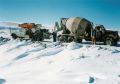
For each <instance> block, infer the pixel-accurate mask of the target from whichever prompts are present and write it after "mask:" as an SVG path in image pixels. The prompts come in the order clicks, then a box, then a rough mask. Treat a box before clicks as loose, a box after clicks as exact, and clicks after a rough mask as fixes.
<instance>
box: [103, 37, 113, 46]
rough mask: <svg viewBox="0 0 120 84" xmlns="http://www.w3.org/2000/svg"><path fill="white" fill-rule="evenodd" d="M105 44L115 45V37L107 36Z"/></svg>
mask: <svg viewBox="0 0 120 84" xmlns="http://www.w3.org/2000/svg"><path fill="white" fill-rule="evenodd" d="M105 45H110V46H113V45H114V41H113V39H112V38H111V37H107V38H106V41H105Z"/></svg>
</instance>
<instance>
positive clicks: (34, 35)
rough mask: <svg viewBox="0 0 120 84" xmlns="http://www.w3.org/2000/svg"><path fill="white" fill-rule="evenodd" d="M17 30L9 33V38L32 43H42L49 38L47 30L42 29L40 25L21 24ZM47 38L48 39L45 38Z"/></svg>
mask: <svg viewBox="0 0 120 84" xmlns="http://www.w3.org/2000/svg"><path fill="white" fill-rule="evenodd" d="M18 27H20V28H18V30H15V31H11V36H12V37H13V38H14V39H16V38H21V39H31V40H32V41H43V40H44V39H48V38H49V30H48V29H42V25H41V24H35V23H23V24H19V25H18ZM47 36H48V37H47Z"/></svg>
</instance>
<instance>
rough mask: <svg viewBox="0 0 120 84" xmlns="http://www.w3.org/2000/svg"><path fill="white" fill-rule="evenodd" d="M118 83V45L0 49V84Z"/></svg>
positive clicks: (14, 43) (26, 44)
mask: <svg viewBox="0 0 120 84" xmlns="http://www.w3.org/2000/svg"><path fill="white" fill-rule="evenodd" d="M45 45H46V46H47V48H45ZM119 83H120V44H119V45H118V47H111V46H104V45H96V46H93V45H90V44H79V43H74V42H72V43H67V44H64V45H63V44H62V45H61V44H59V43H57V42H56V43H53V42H51V43H48V42H41V43H32V42H31V41H22V42H21V41H19V40H10V41H8V42H6V43H5V44H3V45H0V84H119Z"/></svg>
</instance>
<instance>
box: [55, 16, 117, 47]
mask: <svg viewBox="0 0 120 84" xmlns="http://www.w3.org/2000/svg"><path fill="white" fill-rule="evenodd" d="M60 26H61V27H59V28H58V27H55V28H57V29H58V31H60V30H62V33H61V34H60V35H59V36H58V38H59V40H60V41H61V42H71V41H75V42H82V39H85V40H86V41H91V38H92V31H93V29H94V28H93V23H92V22H90V21H89V20H87V19H85V18H80V17H74V18H61V21H60ZM95 30H96V41H97V42H104V44H106V45H117V42H118V39H119V35H118V32H117V31H112V30H106V29H105V28H104V26H103V25H97V26H96V27H95Z"/></svg>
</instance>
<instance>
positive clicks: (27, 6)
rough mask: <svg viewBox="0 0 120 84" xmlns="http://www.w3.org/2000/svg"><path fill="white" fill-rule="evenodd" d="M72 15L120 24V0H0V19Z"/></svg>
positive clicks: (29, 19) (47, 20) (112, 25)
mask: <svg viewBox="0 0 120 84" xmlns="http://www.w3.org/2000/svg"><path fill="white" fill-rule="evenodd" d="M75 16H79V17H84V18H86V19H88V20H90V21H92V22H93V23H95V24H103V25H105V27H108V28H120V0H0V21H9V22H36V23H42V24H54V22H55V21H59V18H61V17H75Z"/></svg>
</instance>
